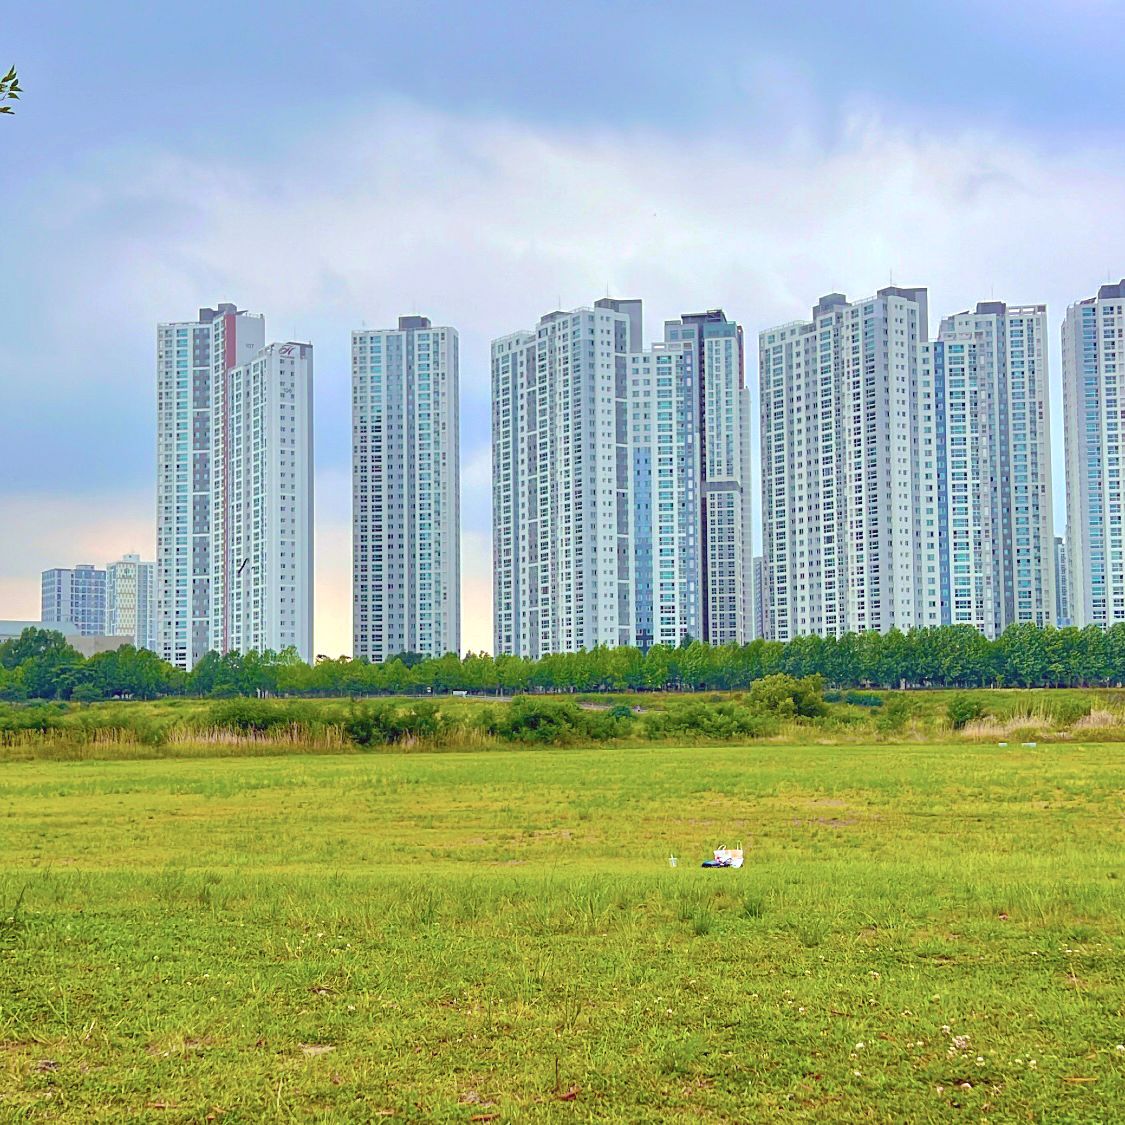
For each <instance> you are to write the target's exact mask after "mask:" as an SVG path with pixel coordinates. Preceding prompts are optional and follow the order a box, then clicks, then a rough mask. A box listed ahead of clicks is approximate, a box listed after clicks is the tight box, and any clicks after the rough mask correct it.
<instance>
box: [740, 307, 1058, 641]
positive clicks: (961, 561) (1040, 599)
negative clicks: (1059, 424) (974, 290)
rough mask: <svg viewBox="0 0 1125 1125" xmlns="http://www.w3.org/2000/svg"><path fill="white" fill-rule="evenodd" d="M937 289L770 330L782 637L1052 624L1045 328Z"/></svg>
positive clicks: (1035, 316)
mask: <svg viewBox="0 0 1125 1125" xmlns="http://www.w3.org/2000/svg"><path fill="white" fill-rule="evenodd" d="M927 305H928V301H927V295H926V291H925V290H924V289H897V288H893V287H892V288H888V289H883V290H880V291H879V293H878V294H877V295H876V296H875V297H874V298H869V299H867V300H865V301H858V302H854V303H848V302H847V301H846V300H845V299H844V298H843V297H842V296H840V295H839V294H831V295H829V296H828V297H825V298H823V299H822V300H821V302H820V304H819V305H818V306H817V308H816V309H815V310H814V313H813V320H812V321H811V322H804V323H795V324H789V325H783V326H781V327H779V328H776V329H771V330H768V331H766V332H763V333H762V335H761V341H760V353H761V367H760V379H761V388H762V395H761V402H762V408H761V409H762V423H761V424H762V480H763V485H762V489H763V491H762V496H763V539H764V553H765V564H764V571H765V573H764V576H763V583H764V585H765V594H766V599H767V603H768V610H767V614H766V616H767V617H768V619H769V625H768V631H769V635H770V636H771V637H773V638H774V639H777V640H783V641H786V640H791V639H792V638H793V637H796V636H800V635H802V634H806V633H816V634H820V635H825V636H830V635H835V636H839V635H840V634H842V633H845V632H862V631H864V630H868V629H874V630H877V631H880V632H886V631H888V630H890V629H892V628H898V629H903V630H905V629H909V628H912V627H924V626H938V625H948V624H969V625H972V626H974V627H976V628H978V629H980V630H981V631H982V632H983V633H985V634H986V635H987V636H990V637H995V636H998V635H999V634H1000V633H1002V632H1003V631H1004V629H1005V628H1007V626H1008V625H1010V624H1013V623H1016V622H1031V623H1034V624H1038V625H1047V624H1050V623H1053V621H1054V619H1055V592H1054V574H1053V563H1052V557H1053V556H1052V551H1053V528H1052V516H1051V476H1050V417H1049V397H1048V396H1049V392H1048V386H1049V384H1048V371H1047V314H1046V308H1045V307H1044V306H1043V305H1028V306H1009V305H1005V304H1004V303H1002V302H998V301H990V302H982V303H980V304H978V305H977V306H976V309H975V310H974V311H971V312H970V311H966V312H962V313H957V314H954V315H953V316H949V317H946V318H945V319H944V320H943V321H942V323H941V330H940V333H939V335H938V337H937V339H935V340H930V339H929V338H928V331H927V315H928V308H927Z"/></svg>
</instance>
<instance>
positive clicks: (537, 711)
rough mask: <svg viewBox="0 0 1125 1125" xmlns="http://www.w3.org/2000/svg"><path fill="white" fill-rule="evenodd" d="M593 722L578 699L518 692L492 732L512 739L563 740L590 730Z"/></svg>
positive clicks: (558, 742)
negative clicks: (555, 698)
mask: <svg viewBox="0 0 1125 1125" xmlns="http://www.w3.org/2000/svg"><path fill="white" fill-rule="evenodd" d="M592 714H595V715H596V714H597V712H593V713H592ZM590 726H591V723H590V721H589V718H588V713H587V712H584V711H583V710H582V709H581V708H580V707H578V706H577V705H576V704H574V703H570V702H562V701H559V700H550V699H530V698H528V697H527V696H526V695H517V696H516V697H515V698H514V699H513V700H512V702H511V703H510V704H509V705H508V707H507V708H506V709H505V710H504V712H502V714H501V716H500V718H499V719H497V720H495V721H494V722H493V724H492V727H493V729H492V732H491V733H493V734H497V735H499V737H501V738H503V739H506V740H507V741H509V742H528V743H540V744H548V743H556V744H561V743H565V742H570V741H573V740H574V739H575V738H577V737H580V736H582V735H586V734H588V733H589V730H590Z"/></svg>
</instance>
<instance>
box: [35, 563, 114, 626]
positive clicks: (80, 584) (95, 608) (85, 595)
mask: <svg viewBox="0 0 1125 1125" xmlns="http://www.w3.org/2000/svg"><path fill="white" fill-rule="evenodd" d="M40 617H41V618H42V620H43V623H44V624H51V625H65V624H70V625H73V626H74V627H75V629H76V630H77V632H78V633H79V635H80V636H83V637H96V636H100V635H102V634H103V633H104V632H105V571H104V570H98V569H97V568H96V567H94V566H92V565H90V564H89V563H80V564H79V565H78V566H75V567H54V568H52V569H51V570H45V571H43V575H42V600H41V612H40Z"/></svg>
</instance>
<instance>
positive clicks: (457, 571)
mask: <svg viewBox="0 0 1125 1125" xmlns="http://www.w3.org/2000/svg"><path fill="white" fill-rule="evenodd" d="M458 362H459V357H458V337H457V332H456V330H455V329H453V328H448V327H444V328H440V327H434V326H433V325H432V324H431V323H430V321H429V320H428V319H427V318H426V317H422V316H404V317H399V320H398V327H397V328H392V329H381V330H369V329H362V330H359V331H355V332H353V333H352V638H353V653H354V655H355V656H356V657H364V658H366V659H368V660H372V661H383V660H386V659H388V658H390V657H393V656H396V655H398V654H400V653H405V652H413V653H421V654H423V655H425V656H441V655H443V654H444V653H447V652H460V649H461V520H460V493H459V484H460V473H459V455H460V454H459V429H458Z"/></svg>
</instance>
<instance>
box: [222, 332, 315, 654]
mask: <svg viewBox="0 0 1125 1125" xmlns="http://www.w3.org/2000/svg"><path fill="white" fill-rule="evenodd" d="M312 424H313V349H312V345H311V344H301V343H294V342H290V343H284V344H268V345H267V346H266V347H264V348H261V349H260V350H258V351H257V352H256V353H255V354H254V355H253V356H252V357H251V358H250V359H249V360H247V361H246V362H245V363H241V364H239V365H238V366H236V367H233V368H231V369H229V370H228V371H227V373H226V378H225V380H224V387H223V390H222V391H221V392H219V391H218V390H216V392H215V394H214V396H213V401H212V414H211V464H212V507H211V621H210V632H211V641H210V647H211V648H212V649H213V650H214V651H216V652H231V651H234V652H250V651H254V652H265V651H273V652H281V651H283V650H285V649H287V648H295V649H296V650H297V652H298V654H299V655H300V657H301V659H302V660H305V661H310V660H312V657H313V651H312V620H313V432H312Z"/></svg>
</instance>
